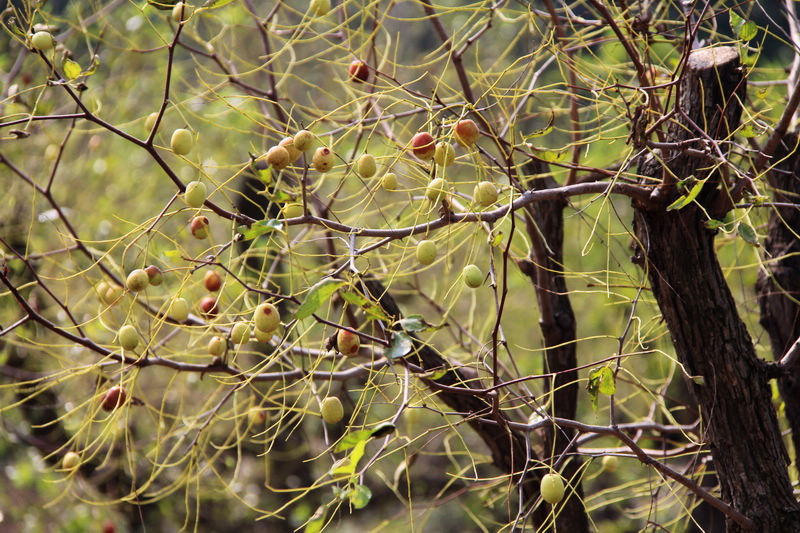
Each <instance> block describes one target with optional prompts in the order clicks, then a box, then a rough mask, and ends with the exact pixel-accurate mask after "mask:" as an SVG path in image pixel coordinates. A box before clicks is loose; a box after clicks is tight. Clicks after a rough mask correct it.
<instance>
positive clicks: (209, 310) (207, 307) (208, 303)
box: [200, 296, 219, 316]
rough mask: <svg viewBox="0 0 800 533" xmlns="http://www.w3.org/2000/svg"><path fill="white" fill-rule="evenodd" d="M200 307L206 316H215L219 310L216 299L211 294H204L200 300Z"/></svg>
mask: <svg viewBox="0 0 800 533" xmlns="http://www.w3.org/2000/svg"><path fill="white" fill-rule="evenodd" d="M200 309H201V310H202V311H203V314H204V315H206V316H215V315H216V314H217V312H218V311H219V309H218V306H217V299H216V298H214V297H213V296H206V297H204V298H203V299H202V300H200Z"/></svg>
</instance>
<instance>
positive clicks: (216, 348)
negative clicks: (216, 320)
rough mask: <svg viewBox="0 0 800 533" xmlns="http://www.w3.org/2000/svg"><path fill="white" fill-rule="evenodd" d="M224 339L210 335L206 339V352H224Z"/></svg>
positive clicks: (213, 353) (220, 353) (215, 353)
mask: <svg viewBox="0 0 800 533" xmlns="http://www.w3.org/2000/svg"><path fill="white" fill-rule="evenodd" d="M225 348H226V342H225V339H223V338H222V337H219V336H215V337H211V340H210V341H208V353H209V354H211V355H222V354H224V353H225Z"/></svg>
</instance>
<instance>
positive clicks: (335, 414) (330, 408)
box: [322, 396, 344, 424]
mask: <svg viewBox="0 0 800 533" xmlns="http://www.w3.org/2000/svg"><path fill="white" fill-rule="evenodd" d="M342 418H344V408H343V407H342V402H341V401H340V400H339V398H337V397H336V396H328V397H327V398H325V399H324V400H322V419H323V420H324V421H325V422H326V423H328V424H336V423H338V422H341V420H342Z"/></svg>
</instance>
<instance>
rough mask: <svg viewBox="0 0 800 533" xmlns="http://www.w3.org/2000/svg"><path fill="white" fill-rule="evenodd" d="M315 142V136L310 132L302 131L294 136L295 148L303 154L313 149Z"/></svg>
mask: <svg viewBox="0 0 800 533" xmlns="http://www.w3.org/2000/svg"><path fill="white" fill-rule="evenodd" d="M313 142H314V136H313V135H311V132H310V131H308V130H300V131H298V132H297V133H295V134H294V147H295V148H297V149H298V150H300V151H301V152H305V151H306V150H308V149H309V148H311V144H312V143H313Z"/></svg>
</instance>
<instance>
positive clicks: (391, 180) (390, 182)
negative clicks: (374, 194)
mask: <svg viewBox="0 0 800 533" xmlns="http://www.w3.org/2000/svg"><path fill="white" fill-rule="evenodd" d="M381 187H383V188H384V189H386V190H387V191H393V190H395V189H397V176H395V175H394V172H387V173H386V174H384V175H383V178H381Z"/></svg>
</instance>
